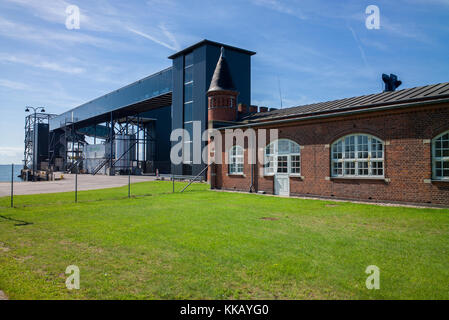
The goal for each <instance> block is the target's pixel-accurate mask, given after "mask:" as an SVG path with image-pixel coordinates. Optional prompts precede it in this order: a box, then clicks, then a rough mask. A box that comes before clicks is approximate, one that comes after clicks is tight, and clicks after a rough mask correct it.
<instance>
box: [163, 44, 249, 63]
mask: <svg viewBox="0 0 449 320" xmlns="http://www.w3.org/2000/svg"><path fill="white" fill-rule="evenodd" d="M207 44H208V45H211V46H216V47H219V48H221V47H224V48H225V49H228V50H233V51H238V52H242V53H246V54H249V55H250V56H253V55H255V54H256V53H255V52H254V51H249V50H245V49H241V48H237V47H233V46H229V45H227V44H223V43H220V42H215V41H211V40H207V39H204V40H202V41H200V42H197V43H195V44H194V45H191V46H190V47H187V48H185V49H183V50H181V51H178V52H176V53H175V54H172V55H171V56H169V57H168V58H169V59H174V58H176V57H178V56H180V55H183V54H185V53H188V52H190V51H193V50H194V49H196V48H199V47H201V46H203V45H207Z"/></svg>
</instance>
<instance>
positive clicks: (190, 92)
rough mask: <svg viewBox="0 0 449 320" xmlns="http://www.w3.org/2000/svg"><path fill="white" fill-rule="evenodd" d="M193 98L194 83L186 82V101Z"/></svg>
mask: <svg viewBox="0 0 449 320" xmlns="http://www.w3.org/2000/svg"><path fill="white" fill-rule="evenodd" d="M192 100H193V83H189V84H186V85H185V86H184V102H189V101H192Z"/></svg>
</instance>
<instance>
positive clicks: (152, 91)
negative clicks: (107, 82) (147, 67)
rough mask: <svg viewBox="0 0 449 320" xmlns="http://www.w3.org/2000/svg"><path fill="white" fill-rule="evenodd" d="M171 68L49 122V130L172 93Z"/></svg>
mask: <svg viewBox="0 0 449 320" xmlns="http://www.w3.org/2000/svg"><path fill="white" fill-rule="evenodd" d="M172 89H173V88H172V68H167V69H165V70H162V71H160V72H158V73H155V74H153V75H151V76H148V77H146V78H144V79H141V80H139V81H136V82H134V83H131V84H129V85H127V86H125V87H123V88H120V89H118V90H115V91H113V92H110V93H108V94H106V95H104V96H101V97H99V98H97V99H94V100H92V101H89V102H87V103H85V104H82V105H80V106H79V107H76V108H74V109H71V110H69V111H67V112H64V113H62V114H60V115H59V116H56V117H54V118H53V119H51V120H50V130H55V129H58V128H60V127H62V126H64V123H65V122H66V121H67V122H72V121H73V122H75V123H76V122H79V121H85V120H87V119H90V118H95V117H98V116H101V115H104V114H107V113H110V112H111V111H117V110H120V109H122V108H125V107H127V106H131V105H134V104H137V103H139V102H143V101H145V100H149V99H151V98H153V97H157V96H160V95H163V94H165V93H168V92H171V91H172Z"/></svg>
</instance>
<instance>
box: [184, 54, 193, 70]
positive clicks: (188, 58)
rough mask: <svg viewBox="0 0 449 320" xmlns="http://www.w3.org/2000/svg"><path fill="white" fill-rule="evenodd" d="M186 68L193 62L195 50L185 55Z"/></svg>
mask: <svg viewBox="0 0 449 320" xmlns="http://www.w3.org/2000/svg"><path fill="white" fill-rule="evenodd" d="M184 59H185V60H184V68H185V67H187V66H190V65H192V64H193V52H192V53H189V54H186V55H185V56H184Z"/></svg>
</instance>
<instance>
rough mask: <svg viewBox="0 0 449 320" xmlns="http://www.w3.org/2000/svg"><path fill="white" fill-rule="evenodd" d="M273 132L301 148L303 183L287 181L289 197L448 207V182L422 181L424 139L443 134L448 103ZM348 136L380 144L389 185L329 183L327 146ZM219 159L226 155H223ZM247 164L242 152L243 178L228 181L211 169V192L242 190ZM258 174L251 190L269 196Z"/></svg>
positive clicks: (427, 154) (266, 181)
mask: <svg viewBox="0 0 449 320" xmlns="http://www.w3.org/2000/svg"><path fill="white" fill-rule="evenodd" d="M264 128H266V129H269V128H274V127H268V126H267V127H264ZM277 128H278V129H279V138H288V139H291V140H293V141H295V142H297V143H298V144H299V145H300V146H301V147H302V149H301V176H303V177H304V179H301V178H295V177H291V178H290V193H291V195H306V196H323V197H330V198H339V199H358V200H374V201H392V202H406V203H427V204H437V205H449V182H432V183H429V181H426V182H425V180H430V179H431V178H432V168H431V143H429V142H428V140H431V139H432V138H434V137H435V136H436V135H438V134H440V133H442V132H444V131H446V130H449V104H446V105H435V106H431V107H420V108H415V109H409V110H407V111H404V110H402V111H388V112H379V113H370V114H364V115H358V116H350V117H349V116H347V117H344V118H343V117H339V118H337V117H336V118H333V119H328V120H314V121H308V122H305V121H303V122H297V123H295V124H289V125H288V126H282V127H277ZM351 133H367V134H371V135H373V136H376V137H378V138H379V139H381V140H382V141H384V148H385V162H384V166H385V178H386V179H389V182H386V181H383V180H380V181H379V180H362V179H350V180H348V179H334V178H329V177H331V172H330V151H331V150H330V145H331V144H332V143H333V142H334V141H335V140H337V139H339V138H341V137H342V136H345V135H347V134H351ZM223 149H224V147H223ZM225 157H227V153H226V152H225V150H223V159H225ZM247 159H248V156H247V152H246V150H245V167H244V174H245V176H230V175H228V168H227V165H221V166H216V168H215V169H216V173H217V176H216V182H217V185H216V187H217V188H223V189H230V190H241V191H248V190H249V187H250V185H251V183H250V179H251V166H250V165H248V164H247V163H246V161H247ZM261 170H263V169H262V168H261V166H260V165H257V170H255V171H256V175H255V177H254V181H255V185H256V189H257V190H259V191H265V192H267V193H273V177H264V176H263V174H261V173H263V171H261Z"/></svg>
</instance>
